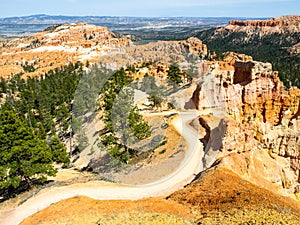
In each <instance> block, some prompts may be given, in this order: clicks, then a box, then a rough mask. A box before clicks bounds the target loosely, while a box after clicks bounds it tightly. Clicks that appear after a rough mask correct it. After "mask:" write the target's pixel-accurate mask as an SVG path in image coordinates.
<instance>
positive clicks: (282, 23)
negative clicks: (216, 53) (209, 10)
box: [217, 16, 300, 35]
mask: <svg viewBox="0 0 300 225" xmlns="http://www.w3.org/2000/svg"><path fill="white" fill-rule="evenodd" d="M223 30H227V31H235V32H246V33H247V34H250V33H251V32H252V31H254V30H255V31H256V32H259V33H260V35H265V34H271V33H279V34H283V33H286V32H289V33H299V32H300V16H282V17H278V18H272V19H268V20H250V21H240V20H231V21H230V22H229V24H228V25H227V26H225V27H221V28H219V29H217V33H218V32H222V31H223Z"/></svg>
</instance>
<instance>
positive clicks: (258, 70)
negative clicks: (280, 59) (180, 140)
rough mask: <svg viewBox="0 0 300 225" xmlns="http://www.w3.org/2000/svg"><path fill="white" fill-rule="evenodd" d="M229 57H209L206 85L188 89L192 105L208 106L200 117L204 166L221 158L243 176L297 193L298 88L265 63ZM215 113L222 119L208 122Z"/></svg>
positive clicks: (299, 166)
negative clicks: (213, 59) (212, 59)
mask: <svg viewBox="0 0 300 225" xmlns="http://www.w3.org/2000/svg"><path fill="white" fill-rule="evenodd" d="M231 58H232V56H231ZM244 58H245V57H244ZM226 60H227V62H226ZM229 61H230V63H229V62H228V59H225V62H215V63H210V64H211V65H210V68H211V74H210V75H207V76H206V78H205V79H208V80H210V85H205V83H207V81H205V82H200V83H199V84H198V87H197V89H196V90H195V92H194V94H193V101H194V103H195V105H196V108H197V109H199V110H200V111H205V110H208V109H211V110H210V115H211V116H210V117H207V116H206V117H205V116H202V117H201V118H200V123H201V124H202V125H203V124H204V125H205V127H206V128H207V132H208V134H207V138H206V139H207V140H206V150H205V151H206V161H207V162H208V163H207V165H206V166H207V167H210V166H211V164H212V163H214V162H220V161H221V162H222V164H224V165H225V166H226V167H229V168H231V169H232V170H234V171H235V172H237V173H238V174H239V175H241V176H242V177H244V178H245V179H248V180H250V181H252V182H254V183H256V184H258V185H260V186H263V187H264V188H268V189H272V190H273V191H276V192H278V193H280V194H284V195H291V196H294V197H295V196H298V198H299V197H300V194H299V191H300V188H299V187H300V184H299V182H300V174H299V169H300V117H299V116H300V90H299V89H297V88H292V89H290V90H285V88H284V86H283V84H282V82H281V81H280V80H279V78H278V76H277V72H276V71H273V70H272V65H271V64H270V63H262V62H256V61H248V60H244V61H243V60H239V59H237V60H234V62H232V60H229ZM220 112H223V114H220ZM220 115H222V116H221V117H222V123H221V122H219V124H217V125H212V124H213V123H212V121H220ZM224 124H225V125H224ZM224 126H226V128H225V129H224ZM216 135H217V136H218V137H215V136H216ZM216 140H222V143H221V144H220V143H217V142H216ZM214 143H215V144H214ZM216 145H219V146H220V147H218V146H216Z"/></svg>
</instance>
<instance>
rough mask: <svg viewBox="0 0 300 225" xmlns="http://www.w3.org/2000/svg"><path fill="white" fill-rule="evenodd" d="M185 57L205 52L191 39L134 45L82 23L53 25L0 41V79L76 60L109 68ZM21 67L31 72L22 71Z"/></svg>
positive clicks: (202, 46) (199, 44)
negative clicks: (28, 67) (31, 34)
mask: <svg viewBox="0 0 300 225" xmlns="http://www.w3.org/2000/svg"><path fill="white" fill-rule="evenodd" d="M189 54H195V55H196V57H199V56H200V57H205V56H206V55H207V54H208V50H207V47H206V45H205V44H203V43H202V42H201V41H200V40H199V39H198V38H194V37H191V38H189V39H187V40H183V41H160V42H156V43H150V44H147V45H137V46H135V45H134V44H133V42H132V41H131V40H130V39H128V38H120V37H118V35H116V34H114V33H112V32H111V31H109V30H108V29H107V28H106V27H100V26H95V25H91V24H85V23H79V24H64V25H54V26H51V27H49V28H47V29H46V30H44V31H43V32H40V33H36V34H35V35H33V36H30V37H24V38H17V39H14V40H11V41H8V42H1V43H0V55H1V58H0V77H10V76H11V75H14V74H16V73H24V76H31V77H33V76H41V75H43V74H45V73H46V72H48V71H49V70H52V69H55V68H57V67H61V66H65V65H67V64H69V63H75V62H77V61H81V62H83V63H86V62H87V61H88V62H92V63H94V62H95V63H98V62H100V61H101V63H102V64H104V65H106V66H107V67H109V68H111V69H118V68H120V67H123V66H127V65H128V64H133V63H143V62H145V61H147V62H149V61H153V62H154V61H159V62H171V61H177V62H182V61H186V59H185V57H186V56H188V55H189ZM25 64H26V65H29V66H31V67H32V68H34V69H33V70H34V71H31V72H28V71H26V70H24V65H25Z"/></svg>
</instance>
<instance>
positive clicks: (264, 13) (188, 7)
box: [0, 0, 300, 18]
mask: <svg viewBox="0 0 300 225" xmlns="http://www.w3.org/2000/svg"><path fill="white" fill-rule="evenodd" d="M33 14H48V15H73V16H136V17H143V16H145V17H176V16H182V17H224V16H226V17H277V16H282V15H291V14H293V15H300V1H299V0H0V17H2V18H3V17H11V16H27V15H33Z"/></svg>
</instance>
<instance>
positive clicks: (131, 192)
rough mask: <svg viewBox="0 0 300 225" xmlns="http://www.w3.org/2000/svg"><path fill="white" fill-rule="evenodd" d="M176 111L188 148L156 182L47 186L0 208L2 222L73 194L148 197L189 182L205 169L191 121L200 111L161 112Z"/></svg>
mask: <svg viewBox="0 0 300 225" xmlns="http://www.w3.org/2000/svg"><path fill="white" fill-rule="evenodd" d="M174 113H177V115H176V116H175V117H174V119H173V120H172V124H173V126H174V127H175V128H176V129H177V131H178V132H179V133H180V134H181V136H182V137H183V138H184V139H185V140H186V142H187V144H188V151H187V154H186V156H185V158H184V160H183V161H182V163H181V164H180V166H179V167H178V168H177V169H176V170H175V171H174V172H173V173H171V174H170V175H168V176H166V177H164V178H162V179H159V180H157V181H155V182H152V183H149V184H145V185H138V186H130V185H100V186H97V185H87V184H76V185H70V186H64V187H52V188H49V189H45V190H43V191H41V192H39V193H38V194H37V195H36V196H34V197H32V198H30V199H29V200H27V201H26V202H25V203H23V204H22V205H20V206H18V207H17V208H15V209H13V210H11V211H5V212H0V224H1V225H17V224H19V223H21V222H22V221H23V220H24V219H25V218H27V217H29V216H30V215H32V214H34V213H36V212H38V211H40V210H42V209H44V208H46V207H48V206H49V205H51V204H53V203H56V202H59V201H61V200H63V199H67V198H70V197H75V196H81V195H82V196H88V197H91V198H94V199H98V200H108V199H111V200H115V199H130V200H136V199H141V198H145V197H155V196H166V195H168V194H171V193H172V192H174V191H176V190H178V189H180V188H182V187H183V186H185V185H186V184H188V183H190V182H191V181H192V180H193V179H194V177H195V175H196V174H198V173H199V172H201V171H202V170H203V165H202V158H203V157H204V151H203V146H202V143H201V142H200V141H199V134H198V133H197V132H196V130H195V129H194V128H192V127H191V126H190V125H189V122H190V121H191V120H193V119H195V118H197V117H198V116H199V115H200V112H199V111H196V110H191V111H186V112H164V113H160V114H163V115H170V114H174Z"/></svg>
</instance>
